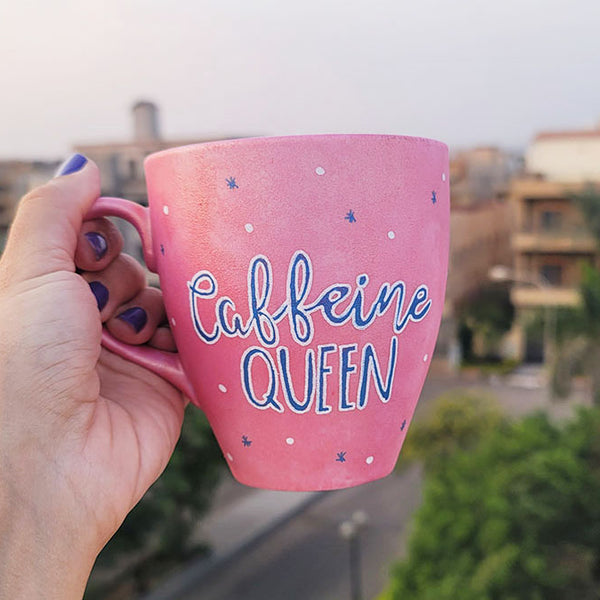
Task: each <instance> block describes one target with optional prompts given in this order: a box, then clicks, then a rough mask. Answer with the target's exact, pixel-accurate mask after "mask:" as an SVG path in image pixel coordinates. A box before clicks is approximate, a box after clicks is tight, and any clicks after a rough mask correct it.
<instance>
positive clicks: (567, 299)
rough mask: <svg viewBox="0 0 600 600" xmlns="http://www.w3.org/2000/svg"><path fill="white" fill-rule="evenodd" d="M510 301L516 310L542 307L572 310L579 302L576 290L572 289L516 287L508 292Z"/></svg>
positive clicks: (579, 298) (579, 297)
mask: <svg viewBox="0 0 600 600" xmlns="http://www.w3.org/2000/svg"><path fill="white" fill-rule="evenodd" d="M510 299H511V301H512V303H513V304H514V305H515V306H516V307H518V308H536V307H542V306H561V307H568V308H572V307H574V306H577V305H578V304H579V303H580V301H581V296H580V294H579V290H578V289H577V288H572V287H558V286H557V287H551V286H548V287H543V288H542V287H534V286H528V285H516V286H514V287H513V288H512V290H511V291H510Z"/></svg>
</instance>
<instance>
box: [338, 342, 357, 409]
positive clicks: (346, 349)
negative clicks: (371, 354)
mask: <svg viewBox="0 0 600 600" xmlns="http://www.w3.org/2000/svg"><path fill="white" fill-rule="evenodd" d="M356 348H357V345H356V344H350V345H348V346H340V410H341V411H346V410H353V409H354V408H356V404H354V402H348V379H349V377H350V373H355V372H356V365H354V364H352V363H351V362H350V355H351V354H352V353H354V352H356Z"/></svg>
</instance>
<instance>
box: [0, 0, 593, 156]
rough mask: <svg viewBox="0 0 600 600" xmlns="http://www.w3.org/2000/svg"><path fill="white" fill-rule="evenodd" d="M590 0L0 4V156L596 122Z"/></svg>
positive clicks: (497, 134) (454, 143)
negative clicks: (214, 140) (158, 140)
mask: <svg viewBox="0 0 600 600" xmlns="http://www.w3.org/2000/svg"><path fill="white" fill-rule="evenodd" d="M598 23H600V2H598V0H502V1H501V2H495V1H494V2H492V1H489V0H452V1H450V0H414V1H412V2H408V1H407V0H345V1H342V0H294V1H292V0H163V1H158V0H98V1H95V2H81V0H50V1H49V0H20V1H19V2H9V1H4V2H1V3H0V158H2V159H7V158H25V159H57V158H61V157H62V156H64V155H66V154H68V153H69V151H70V150H71V148H72V146H73V145H74V144H76V143H101V142H111V141H126V140H127V139H129V138H130V136H131V132H132V120H131V115H130V109H131V106H132V105H133V103H135V102H136V101H137V100H139V99H145V100H151V101H153V102H155V103H157V104H158V105H159V107H160V111H161V113H160V114H161V130H162V134H163V137H165V138H167V139H168V138H180V139H181V138H187V139H189V138H202V137H207V136H221V135H223V136H246V135H290V134H307V133H388V134H404V135H418V136H424V137H432V138H435V139H439V140H442V141H444V142H446V143H447V144H449V145H450V147H451V149H458V148H466V147H470V146H476V145H496V146H500V147H504V148H507V149H522V148H524V147H526V145H527V144H528V142H529V141H530V140H531V139H532V137H533V136H534V135H535V134H536V133H537V132H539V131H546V130H562V129H573V128H574V129H582V128H590V127H595V126H596V125H597V124H598V123H599V122H600V36H599V34H598Z"/></svg>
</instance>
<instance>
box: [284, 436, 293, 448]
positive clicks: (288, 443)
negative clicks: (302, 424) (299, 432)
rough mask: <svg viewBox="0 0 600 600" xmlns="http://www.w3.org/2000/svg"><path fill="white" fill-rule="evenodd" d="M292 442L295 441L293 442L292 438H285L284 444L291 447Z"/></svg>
mask: <svg viewBox="0 0 600 600" xmlns="http://www.w3.org/2000/svg"><path fill="white" fill-rule="evenodd" d="M294 441H295V440H294V438H293V437H289V438H287V439H286V440H285V443H286V444H287V445H288V446H291V445H292V444H293V443H294Z"/></svg>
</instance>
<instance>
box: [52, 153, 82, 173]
mask: <svg viewBox="0 0 600 600" xmlns="http://www.w3.org/2000/svg"><path fill="white" fill-rule="evenodd" d="M87 161H88V159H87V158H86V157H85V156H83V154H72V155H71V156H69V158H67V160H65V162H64V163H63V164H62V165H60V167H58V169H56V173H55V174H54V177H61V176H62V175H70V174H71V173H76V172H77V171H80V170H81V169H83V167H85V164H86V163H87Z"/></svg>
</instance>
